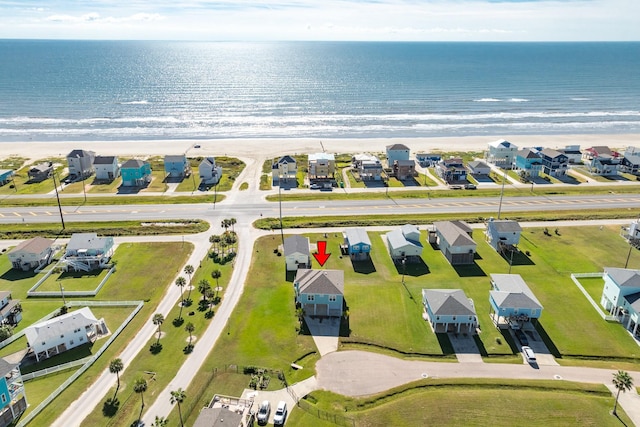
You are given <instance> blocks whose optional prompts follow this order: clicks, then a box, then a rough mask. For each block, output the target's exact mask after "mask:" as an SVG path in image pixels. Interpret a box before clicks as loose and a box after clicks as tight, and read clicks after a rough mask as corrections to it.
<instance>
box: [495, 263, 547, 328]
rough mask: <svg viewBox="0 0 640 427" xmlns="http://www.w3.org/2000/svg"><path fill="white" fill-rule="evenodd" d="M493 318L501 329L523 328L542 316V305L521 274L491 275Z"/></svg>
mask: <svg viewBox="0 0 640 427" xmlns="http://www.w3.org/2000/svg"><path fill="white" fill-rule="evenodd" d="M491 287H492V288H493V289H492V290H491V291H489V303H490V304H491V312H492V313H491V317H492V319H493V321H494V323H495V324H496V325H497V326H498V327H500V326H501V325H504V326H505V327H506V326H507V325H511V326H512V327H516V324H517V326H519V327H522V326H524V323H525V322H529V321H531V319H538V318H540V316H541V315H542V304H540V301H538V299H537V298H536V296H535V295H534V294H533V292H531V289H530V288H529V286H527V283H526V282H525V281H524V280H523V279H522V277H521V276H520V275H519V274H491Z"/></svg>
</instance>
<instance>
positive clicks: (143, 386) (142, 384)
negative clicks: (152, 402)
mask: <svg viewBox="0 0 640 427" xmlns="http://www.w3.org/2000/svg"><path fill="white" fill-rule="evenodd" d="M133 391H134V392H136V393H138V394H139V395H140V398H141V399H142V406H141V407H140V415H138V424H140V418H142V411H143V410H144V392H145V391H147V380H145V379H144V378H138V379H136V380H135V381H134V383H133Z"/></svg>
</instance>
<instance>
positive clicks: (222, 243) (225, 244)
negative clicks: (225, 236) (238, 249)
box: [220, 240, 228, 256]
mask: <svg viewBox="0 0 640 427" xmlns="http://www.w3.org/2000/svg"><path fill="white" fill-rule="evenodd" d="M227 246H228V245H227V242H225V241H224V240H221V241H220V249H221V250H222V256H225V254H226V252H227Z"/></svg>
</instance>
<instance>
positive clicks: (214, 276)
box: [211, 269, 222, 293]
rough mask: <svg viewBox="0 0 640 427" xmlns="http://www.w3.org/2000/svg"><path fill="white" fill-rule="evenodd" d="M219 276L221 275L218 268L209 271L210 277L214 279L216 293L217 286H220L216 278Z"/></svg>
mask: <svg viewBox="0 0 640 427" xmlns="http://www.w3.org/2000/svg"><path fill="white" fill-rule="evenodd" d="M220 277H222V272H221V271H220V270H217V269H216V270H213V271H212V272H211V278H212V279H215V281H216V293H217V292H218V288H219V287H220V286H218V279H219V278H220Z"/></svg>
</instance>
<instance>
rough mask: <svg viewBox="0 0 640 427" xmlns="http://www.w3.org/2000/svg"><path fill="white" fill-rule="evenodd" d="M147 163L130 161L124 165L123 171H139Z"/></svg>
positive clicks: (136, 160) (137, 160)
mask: <svg viewBox="0 0 640 427" xmlns="http://www.w3.org/2000/svg"><path fill="white" fill-rule="evenodd" d="M145 163H147V162H145V161H143V160H140V159H129V160H127V161H126V162H124V164H123V165H122V169H139V168H141V167H142V166H144V165H145Z"/></svg>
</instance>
